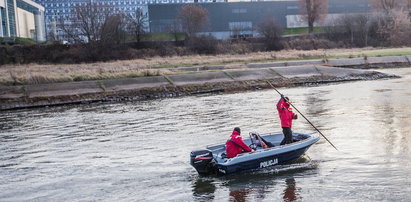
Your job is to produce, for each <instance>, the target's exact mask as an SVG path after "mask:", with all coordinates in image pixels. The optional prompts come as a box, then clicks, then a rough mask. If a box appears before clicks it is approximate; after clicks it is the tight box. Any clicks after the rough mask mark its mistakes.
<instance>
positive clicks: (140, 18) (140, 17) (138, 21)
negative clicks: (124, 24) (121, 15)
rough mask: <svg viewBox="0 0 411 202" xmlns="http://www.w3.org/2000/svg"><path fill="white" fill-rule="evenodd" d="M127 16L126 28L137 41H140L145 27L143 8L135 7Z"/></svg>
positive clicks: (145, 18) (145, 15)
mask: <svg viewBox="0 0 411 202" xmlns="http://www.w3.org/2000/svg"><path fill="white" fill-rule="evenodd" d="M127 18H128V30H129V31H130V32H132V33H133V34H134V36H135V39H136V40H137V42H140V41H141V38H142V36H143V35H144V34H145V33H146V29H147V18H148V17H147V13H144V12H143V9H141V8H137V9H136V11H135V12H134V13H133V14H129V15H128V16H127Z"/></svg>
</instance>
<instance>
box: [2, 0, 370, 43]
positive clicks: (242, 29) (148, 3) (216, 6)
mask: <svg viewBox="0 0 411 202" xmlns="http://www.w3.org/2000/svg"><path fill="white" fill-rule="evenodd" d="M0 1H1V0H0ZM3 1H13V0H3ZM17 1H19V0H17ZM34 1H36V2H37V3H39V4H41V5H42V6H44V8H45V22H46V28H47V29H46V30H47V33H48V34H51V35H54V37H57V38H58V39H59V40H66V38H67V37H66V36H65V33H64V32H62V31H60V30H59V26H58V20H59V19H62V18H63V19H69V17H70V16H71V15H72V14H73V11H74V7H75V6H76V5H84V4H86V3H91V2H92V3H102V4H104V5H106V6H109V7H110V8H113V10H115V11H116V12H123V13H125V14H127V13H133V12H135V11H136V10H137V8H140V9H142V10H143V12H144V13H147V14H148V20H147V22H148V30H147V31H148V32H151V33H170V32H171V30H170V29H172V28H171V27H173V26H174V27H176V26H175V25H176V24H178V23H180V22H179V20H178V19H177V15H178V11H179V9H180V8H181V7H182V6H184V5H186V4H192V3H195V4H196V5H199V6H201V7H203V8H204V9H206V10H207V11H208V14H209V16H208V17H209V20H210V24H209V26H208V27H207V28H206V29H205V30H204V32H203V33H202V34H211V35H213V36H215V37H216V38H219V39H223V38H230V37H238V36H241V37H254V36H258V33H257V32H256V31H255V30H256V26H257V24H258V23H259V22H260V21H261V20H263V19H264V18H266V17H269V16H271V17H274V18H275V19H276V20H277V23H278V24H279V25H280V26H282V27H283V28H295V27H307V25H306V23H305V21H304V20H303V18H302V16H301V14H300V5H299V1H298V0H268V1H266V0H247V1H243V0H34ZM328 2H329V5H328V13H329V14H328V15H327V18H326V19H325V21H323V22H322V24H321V25H319V24H317V26H326V25H327V21H330V20H331V19H333V18H335V17H338V16H339V15H343V14H349V13H366V12H369V11H370V10H371V8H370V5H369V0H344V1H342V0H328ZM177 27H181V26H177ZM174 31H175V30H174ZM200 34H201V33H200Z"/></svg>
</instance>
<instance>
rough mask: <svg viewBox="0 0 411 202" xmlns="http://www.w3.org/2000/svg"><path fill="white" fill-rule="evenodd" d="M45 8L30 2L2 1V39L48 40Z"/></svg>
mask: <svg viewBox="0 0 411 202" xmlns="http://www.w3.org/2000/svg"><path fill="white" fill-rule="evenodd" d="M44 11H45V9H44V7H43V6H41V5H39V4H37V3H35V2H33V1H30V0H0V19H1V24H0V37H22V38H30V39H33V40H35V41H38V42H41V41H45V40H46V34H45V32H46V31H45V22H44Z"/></svg>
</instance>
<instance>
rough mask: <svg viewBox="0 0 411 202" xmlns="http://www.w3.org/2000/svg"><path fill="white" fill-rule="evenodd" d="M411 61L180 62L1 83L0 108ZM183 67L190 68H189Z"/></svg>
mask: <svg viewBox="0 0 411 202" xmlns="http://www.w3.org/2000/svg"><path fill="white" fill-rule="evenodd" d="M410 61H411V56H390V57H380V58H351V59H333V60H326V61H323V60H306V61H289V62H276V63H254V64H246V65H236V66H237V67H236V69H233V68H232V67H233V66H234V65H215V66H206V67H181V68H175V69H173V70H174V71H182V72H181V73H179V74H175V75H168V76H150V77H138V78H123V79H113V80H98V81H81V82H66V83H52V84H38V85H20V86H0V109H1V110H6V109H16V108H25V107H39V106H50V105H61V104H71V103H88V102H98V101H122V100H125V101H128V100H145V99H155V98H165V97H177V96H185V95H193V94H200V93H209V92H234V91H243V90H254V89H263V88H270V86H269V85H268V83H267V81H269V82H271V83H272V84H274V85H276V86H295V85H304V84H307V83H329V82H341V81H354V80H372V79H381V78H393V77H395V76H394V75H387V74H384V73H380V72H376V71H370V70H364V69H361V68H370V67H381V66H394V65H396V66H397V65H402V66H407V65H408V66H409V65H410ZM341 67H356V68H357V69H351V68H341ZM209 70H214V71H209ZM183 71H191V73H184V72H183ZM193 71H194V72H195V73H193Z"/></svg>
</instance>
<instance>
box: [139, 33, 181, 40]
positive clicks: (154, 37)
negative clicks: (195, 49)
mask: <svg viewBox="0 0 411 202" xmlns="http://www.w3.org/2000/svg"><path fill="white" fill-rule="evenodd" d="M185 37H186V36H185V34H184V33H177V39H178V40H179V41H182V40H184V39H185ZM143 40H144V41H174V40H175V38H174V35H173V34H170V33H149V34H147V35H146V36H144V39H143Z"/></svg>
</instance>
